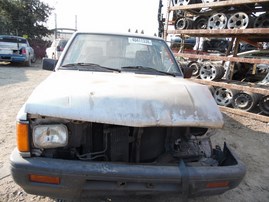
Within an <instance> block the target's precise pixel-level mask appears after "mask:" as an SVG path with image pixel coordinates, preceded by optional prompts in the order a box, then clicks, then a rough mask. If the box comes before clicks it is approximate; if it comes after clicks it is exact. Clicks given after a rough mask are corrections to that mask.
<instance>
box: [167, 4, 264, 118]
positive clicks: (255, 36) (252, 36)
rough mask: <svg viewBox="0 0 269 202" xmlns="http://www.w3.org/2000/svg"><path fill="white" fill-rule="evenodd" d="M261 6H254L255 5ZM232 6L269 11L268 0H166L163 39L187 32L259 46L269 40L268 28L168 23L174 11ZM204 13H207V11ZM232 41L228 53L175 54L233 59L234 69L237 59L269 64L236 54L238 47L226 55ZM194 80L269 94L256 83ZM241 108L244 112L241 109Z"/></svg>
mask: <svg viewBox="0 0 269 202" xmlns="http://www.w3.org/2000/svg"><path fill="white" fill-rule="evenodd" d="M257 4H258V5H259V6H255V5H257ZM231 6H232V7H233V8H234V9H233V11H234V12H236V11H237V10H244V12H246V13H252V12H268V11H269V0H237V1H233V0H226V1H219V2H211V3H196V4H189V5H182V6H172V5H171V0H168V1H167V13H166V20H165V25H164V35H163V37H164V39H165V40H166V39H167V36H168V34H174V35H180V36H182V37H183V38H184V37H185V36H192V37H208V38H210V37H214V38H218V37H219V38H231V39H232V40H231V42H230V43H234V44H235V45H234V46H236V45H238V44H239V42H245V43H248V44H251V45H253V46H255V47H258V46H259V42H269V28H246V29H216V30H215V29H180V30H169V25H173V23H174V22H173V21H169V19H170V15H171V13H173V12H174V11H178V10H181V11H184V12H185V13H188V14H189V15H194V14H198V13H199V11H200V10H201V9H204V8H210V9H209V11H208V15H210V14H212V12H216V11H218V9H223V7H231ZM204 14H205V13H204ZM231 47H232V44H230V45H229V48H228V51H227V53H226V55H225V56H216V55H207V54H199V52H198V51H196V52H195V54H191V53H183V52H178V53H174V54H175V56H177V57H180V58H187V59H204V60H209V61H217V60H218V61H223V62H225V61H230V62H231V64H232V65H231V70H232V72H233V68H234V66H233V64H234V63H235V62H241V63H251V64H269V58H268V59H264V58H263V59H261V58H242V57H237V51H236V50H235V51H234V52H233V57H227V56H228V52H230V51H231ZM192 80H193V81H195V82H198V83H202V84H205V85H211V86H217V87H223V88H229V89H236V90H240V91H246V92H252V93H258V94H262V95H269V89H268V86H262V85H256V84H254V83H246V82H238V81H232V80H225V81H224V80H220V81H218V82H216V81H205V80H201V79H192ZM220 108H221V110H223V111H229V112H235V113H237V114H238V113H239V114H241V115H247V116H250V117H253V118H255V119H259V120H262V121H266V122H269V117H268V116H263V115H258V114H253V113H250V112H245V111H242V110H237V109H232V108H228V107H222V106H220ZM240 111H241V112H240Z"/></svg>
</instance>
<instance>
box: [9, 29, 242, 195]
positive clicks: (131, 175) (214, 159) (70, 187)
mask: <svg viewBox="0 0 269 202" xmlns="http://www.w3.org/2000/svg"><path fill="white" fill-rule="evenodd" d="M56 62H57V60H53V59H49V58H45V59H43V69H46V70H53V72H52V73H51V75H50V76H49V77H48V78H47V79H46V80H45V81H43V82H42V83H41V84H40V85H39V86H38V87H37V88H36V89H35V90H34V92H33V93H32V95H31V96H30V97H29V99H28V100H27V102H26V103H25V104H24V105H23V107H22V108H21V110H20V111H19V113H18V116H17V148H16V149H14V151H13V152H12V154H11V157H10V159H11V173H12V176H13V178H14V180H15V182H16V183H17V184H19V185H20V186H21V187H22V188H23V189H24V190H25V191H26V192H28V193H30V194H36V195H44V196H50V197H56V198H61V199H76V198H79V197H83V198H84V197H89V196H92V195H103V196H105V195H111V194H112V195H114V194H117V195H118V194H156V193H159V194H178V195H179V196H180V195H182V196H181V197H184V198H188V197H195V196H204V195H213V194H221V193H223V192H225V191H228V190H229V189H233V188H235V187H236V186H237V185H238V184H239V183H240V182H241V180H242V179H243V177H244V175H245V172H246V168H245V166H244V164H243V163H242V162H241V161H240V160H239V159H238V158H237V157H236V156H235V155H234V153H233V152H232V151H231V150H230V148H229V146H228V145H227V144H226V143H224V147H223V149H221V148H220V147H219V146H216V147H213V146H212V145H211V141H210V137H211V136H212V135H214V134H216V133H218V130H217V129H219V128H221V127H222V126H223V124H224V123H223V119H222V114H221V112H220V111H219V109H218V106H217V105H216V102H215V100H214V99H213V98H212V95H211V93H210V92H209V90H208V88H207V87H206V86H203V85H200V84H196V83H192V82H190V81H188V80H187V79H185V78H184V74H183V72H185V77H186V71H185V69H184V71H183V72H182V70H181V68H180V67H179V66H178V63H177V61H176V60H175V58H174V56H173V54H172V52H171V50H170V49H169V47H168V46H167V44H166V42H165V41H164V40H163V39H161V38H157V37H149V36H145V35H131V34H112V33H82V32H77V33H75V34H74V35H73V37H72V38H71V39H70V41H69V42H68V44H67V46H66V47H65V50H64V51H63V53H62V56H61V57H60V59H59V60H58V62H57V64H56ZM55 64H56V66H55ZM191 72H192V71H190V75H191Z"/></svg>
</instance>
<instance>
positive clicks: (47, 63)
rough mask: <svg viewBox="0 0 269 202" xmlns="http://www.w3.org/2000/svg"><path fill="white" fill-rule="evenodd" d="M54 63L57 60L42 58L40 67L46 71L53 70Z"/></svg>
mask: <svg viewBox="0 0 269 202" xmlns="http://www.w3.org/2000/svg"><path fill="white" fill-rule="evenodd" d="M56 64H57V60H54V59H50V58H43V60H42V69H44V70H48V71H54V68H55V67H56Z"/></svg>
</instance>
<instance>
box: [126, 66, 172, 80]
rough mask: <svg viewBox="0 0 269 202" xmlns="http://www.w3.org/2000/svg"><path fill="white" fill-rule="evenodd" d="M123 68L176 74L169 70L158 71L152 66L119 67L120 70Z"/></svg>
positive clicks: (170, 74)
mask: <svg viewBox="0 0 269 202" xmlns="http://www.w3.org/2000/svg"><path fill="white" fill-rule="evenodd" d="M123 69H126V70H127V69H129V70H142V71H150V72H157V73H159V74H165V75H169V76H174V77H175V76H176V74H173V73H170V72H164V71H160V70H158V69H154V68H152V67H145V66H139V65H138V66H124V67H121V70H123Z"/></svg>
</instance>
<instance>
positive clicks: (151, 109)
mask: <svg viewBox="0 0 269 202" xmlns="http://www.w3.org/2000/svg"><path fill="white" fill-rule="evenodd" d="M22 111H24V112H25V113H27V114H33V115H41V116H49V117H56V118H64V119H71V120H81V121H89V122H97V123H106V124H115V125H125V126H133V127H145V126H197V127H209V128H220V127H222V126H223V119H222V115H221V113H220V111H219V108H218V106H217V105H216V102H215V101H214V99H213V98H212V96H211V94H210V92H209V90H208V88H207V87H206V86H202V85H200V84H196V83H192V82H190V81H187V80H186V79H183V78H179V77H171V76H154V75H142V74H134V73H110V72H108V73H104V72H85V71H84V72H80V71H71V70H70V71H69V70H60V71H57V72H54V73H52V74H51V75H50V76H49V77H48V78H47V79H46V80H44V81H43V82H42V83H41V84H40V85H39V86H38V87H37V88H36V89H35V90H34V91H33V93H32V95H31V96H30V97H29V99H28V100H27V102H26V103H25V105H24V107H23V108H22Z"/></svg>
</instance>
